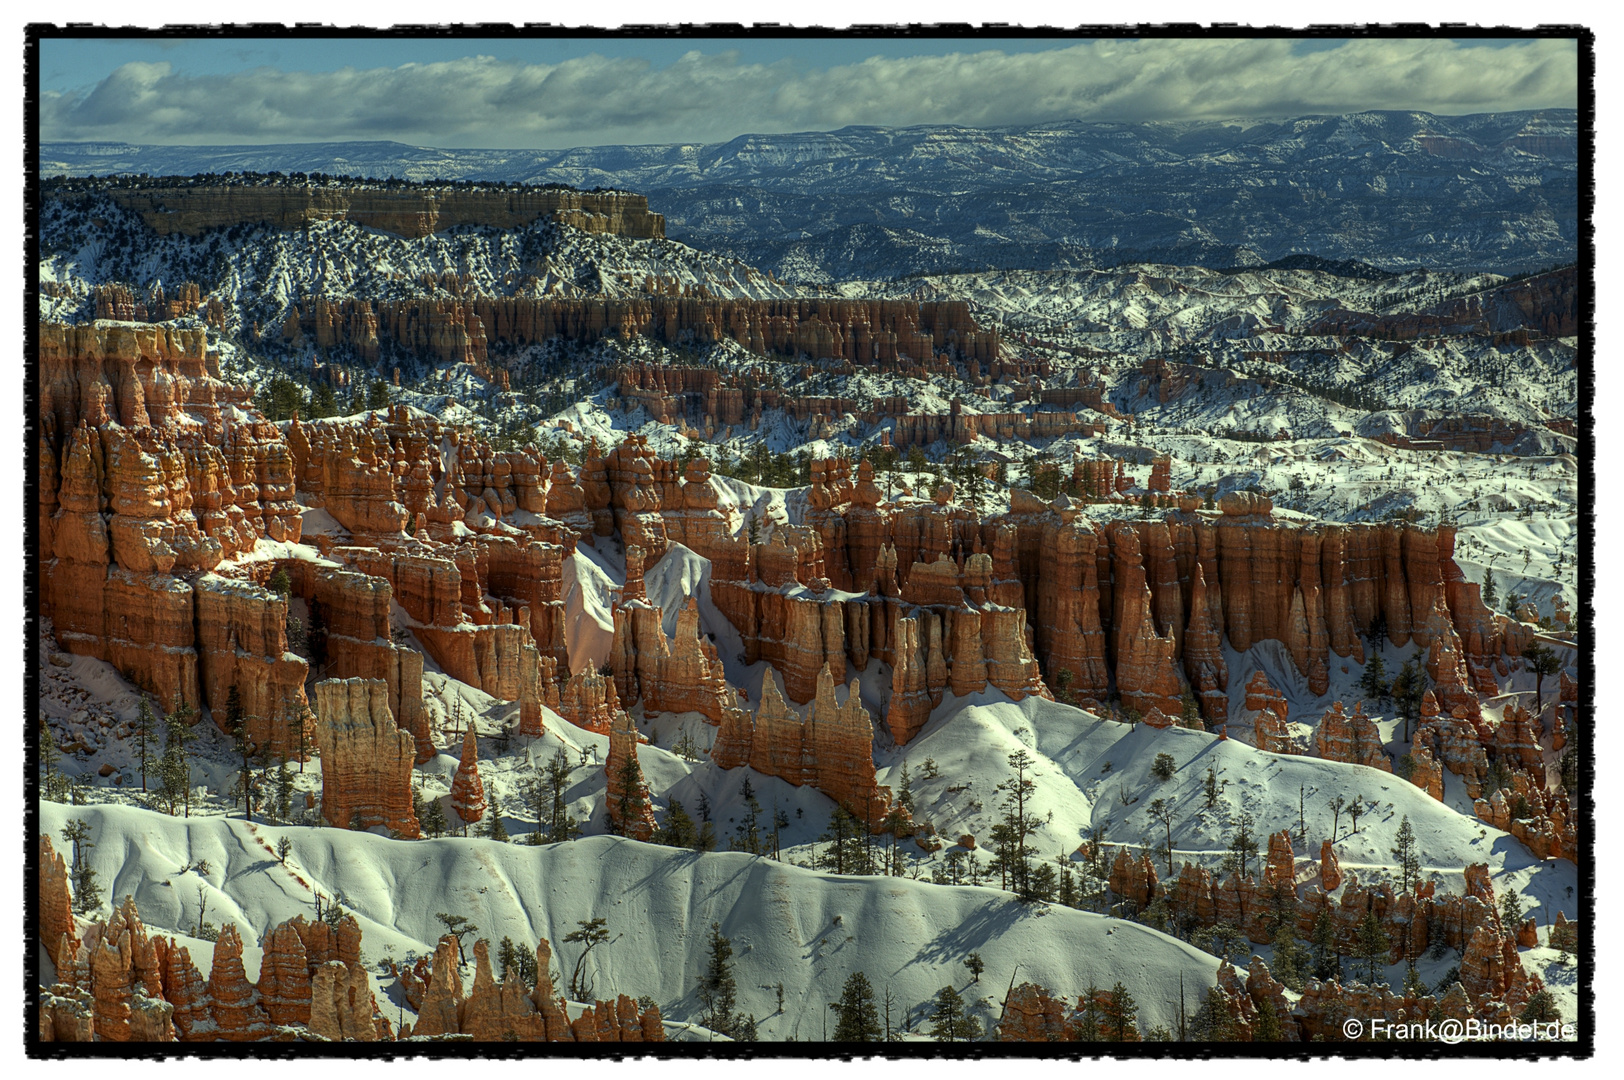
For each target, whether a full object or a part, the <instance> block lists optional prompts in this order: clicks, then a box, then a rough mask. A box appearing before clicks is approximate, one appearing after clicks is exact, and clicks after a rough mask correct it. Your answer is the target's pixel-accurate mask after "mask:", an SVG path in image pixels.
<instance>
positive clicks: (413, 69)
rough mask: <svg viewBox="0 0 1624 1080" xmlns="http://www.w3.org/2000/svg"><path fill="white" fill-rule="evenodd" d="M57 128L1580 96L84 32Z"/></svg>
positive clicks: (1392, 43)
mask: <svg viewBox="0 0 1624 1080" xmlns="http://www.w3.org/2000/svg"><path fill="white" fill-rule="evenodd" d="M39 70H40V86H41V91H42V93H41V103H40V134H41V137H42V139H44V140H45V141H89V140H107V141H120V142H130V143H150V144H191V145H208V144H229V143H281V142H337V141H349V140H377V139H386V140H394V141H398V142H404V143H413V144H418V145H426V146H438V147H450V148H455V147H491V148H535V149H560V148H566V147H571V146H588V145H606V144H615V143H634V144H641V143H673V142H692V143H700V142H723V141H726V140H728V139H731V138H734V137H736V136H738V135H741V134H747V133H780V132H789V131H827V130H834V129H837V128H841V127H845V126H847V125H852V124H865V125H882V126H905V125H910V124H962V125H966V126H972V127H995V126H1004V125H1021V124H1033V123H1047V122H1052V121H1060V120H1068V119H1085V120H1122V121H1145V120H1201V119H1232V118H1251V117H1255V118H1266V117H1268V118H1278V117H1287V116H1298V115H1305V114H1311V113H1341V112H1352V111H1360V110H1366V109H1405V110H1411V109H1413V110H1421V111H1427V112H1435V113H1441V114H1453V115H1458V114H1464V113H1474V112H1496V111H1510V110H1521V109H1537V108H1551V107H1558V108H1574V107H1576V105H1577V94H1578V65H1577V54H1576V50H1575V47H1574V43H1573V42H1572V41H1571V40H1560V39H1543V40H1541V39H1525V40H1471V39H1467V40H1450V39H1359V38H1355V39H1347V40H1295V41H1294V40H1290V39H1185V40H1170V39H1140V40H1133V39H1127V40H1106V39H1077V38H1071V39H1053V38H1049V39H1044V38H1036V39H1033V38H997V37H985V36H978V37H973V38H868V39H859V38H845V39H841V38H833V39H831V38H817V39H810V40H808V39H795V38H776V39H775V38H748V39H745V38H739V39H725V38H698V37H691V38H675V39H673V38H606V37H598V38H576V39H570V38H518V37H511V36H510V37H492V38H475V37H462V38H446V37H443V36H442V37H423V38H372V39H367V38H339V39H320V38H300V39H287V38H281V39H278V38H225V39H221V38H198V37H192V38H161V39H160V38H148V39H141V38H115V37H105V38H79V39H47V40H44V41H42V42H41V51H40V64H39Z"/></svg>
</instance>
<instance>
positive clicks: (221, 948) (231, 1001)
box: [209, 923, 271, 1042]
mask: <svg viewBox="0 0 1624 1080" xmlns="http://www.w3.org/2000/svg"><path fill="white" fill-rule="evenodd" d="M209 1001H210V1007H209V1016H210V1018H211V1019H212V1020H213V1021H214V1028H215V1038H217V1039H225V1040H227V1041H228V1042H253V1041H255V1040H257V1039H263V1038H266V1037H267V1036H269V1035H270V1033H271V1027H270V1019H269V1018H268V1017H267V1016H266V1015H265V1010H264V1008H263V1007H262V1006H261V1005H260V1001H259V992H258V991H257V990H256V989H255V988H254V986H253V984H252V983H250V982H249V981H248V976H247V974H246V973H245V972H244V971H243V966H242V938H241V937H240V936H239V935H238V933H237V927H236V925H235V924H233V923H226V924H225V925H224V926H222V927H221V928H220V937H219V939H218V940H217V941H215V943H214V969H213V970H212V971H211V972H210V973H209Z"/></svg>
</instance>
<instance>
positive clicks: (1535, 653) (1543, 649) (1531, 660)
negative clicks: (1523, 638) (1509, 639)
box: [1523, 642, 1562, 719]
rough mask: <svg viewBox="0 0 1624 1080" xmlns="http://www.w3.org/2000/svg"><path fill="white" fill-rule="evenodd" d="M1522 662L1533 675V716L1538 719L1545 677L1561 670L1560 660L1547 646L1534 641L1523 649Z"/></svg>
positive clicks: (1543, 706)
mask: <svg viewBox="0 0 1624 1080" xmlns="http://www.w3.org/2000/svg"><path fill="white" fill-rule="evenodd" d="M1523 662H1524V663H1525V664H1527V666H1528V670H1529V671H1531V672H1533V675H1534V717H1535V718H1536V719H1538V717H1539V715H1540V713H1542V712H1543V711H1544V709H1545V693H1544V690H1545V679H1546V677H1547V676H1550V675H1555V674H1556V673H1557V672H1558V671H1561V670H1562V661H1561V659H1560V658H1559V657H1558V656H1557V655H1556V653H1555V652H1554V651H1553V650H1552V649H1551V648H1550V647H1549V646H1546V645H1541V644H1539V643H1538V642H1536V643H1534V644H1533V645H1530V646H1528V648H1526V649H1524V650H1523Z"/></svg>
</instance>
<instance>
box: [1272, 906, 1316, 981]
mask: <svg viewBox="0 0 1624 1080" xmlns="http://www.w3.org/2000/svg"><path fill="white" fill-rule="evenodd" d="M1272 945H1273V947H1274V963H1273V965H1272V967H1273V970H1274V977H1275V978H1277V979H1279V980H1280V982H1281V983H1282V984H1284V985H1285V987H1286V988H1287V989H1288V990H1299V991H1300V990H1301V989H1302V988H1303V966H1304V965H1305V964H1306V963H1307V962H1308V957H1307V954H1306V953H1305V951H1304V949H1303V947H1302V945H1301V944H1300V943H1299V942H1298V941H1297V928H1296V926H1295V925H1294V924H1293V923H1291V922H1282V923H1281V924H1280V928H1279V929H1277V930H1276V931H1275V932H1274V941H1273V942H1272Z"/></svg>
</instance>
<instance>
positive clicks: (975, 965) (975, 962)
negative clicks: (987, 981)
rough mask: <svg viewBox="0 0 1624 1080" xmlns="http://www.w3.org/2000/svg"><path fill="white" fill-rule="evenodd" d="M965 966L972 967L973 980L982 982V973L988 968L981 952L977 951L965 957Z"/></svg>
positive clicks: (971, 976)
mask: <svg viewBox="0 0 1624 1080" xmlns="http://www.w3.org/2000/svg"><path fill="white" fill-rule="evenodd" d="M964 966H965V967H967V968H969V969H970V981H971V982H977V983H978V982H980V981H981V973H982V972H983V971H986V970H987V965H986V964H985V963H983V962H982V960H981V954H980V953H977V952H973V953H971V954H970V955H969V956H966V957H965V958H964Z"/></svg>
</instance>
